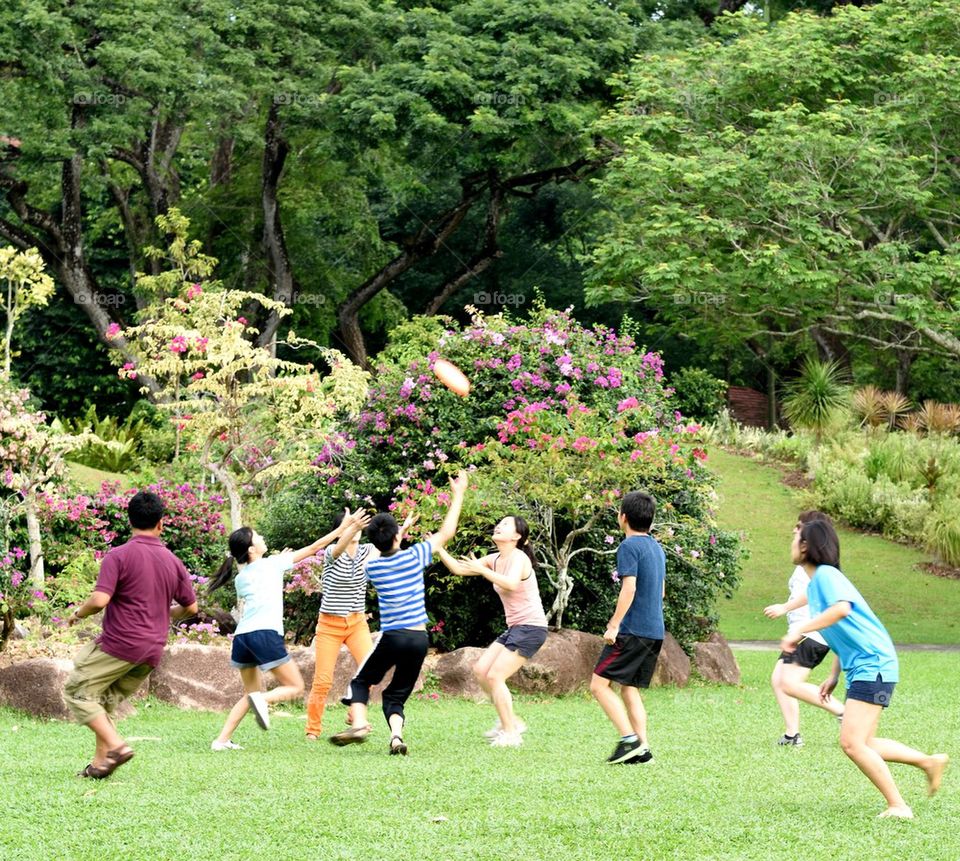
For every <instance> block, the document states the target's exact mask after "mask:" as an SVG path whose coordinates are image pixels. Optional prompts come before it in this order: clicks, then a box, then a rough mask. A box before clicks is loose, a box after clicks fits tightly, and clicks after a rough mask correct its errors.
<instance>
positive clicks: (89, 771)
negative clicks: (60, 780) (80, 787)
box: [77, 762, 110, 780]
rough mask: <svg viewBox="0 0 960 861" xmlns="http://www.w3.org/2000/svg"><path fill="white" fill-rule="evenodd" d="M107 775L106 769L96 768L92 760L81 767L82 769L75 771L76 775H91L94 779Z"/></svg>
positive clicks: (108, 774)
mask: <svg viewBox="0 0 960 861" xmlns="http://www.w3.org/2000/svg"><path fill="white" fill-rule="evenodd" d="M109 776H110V772H109V771H108V770H107V769H105V768H97V766H95V765H94V764H93V763H92V762H88V763H87V764H86V765H85V766H84V767H83V771H78V772H77V777H92V778H93V779H94V780H103V779H104V778H105V777H109Z"/></svg>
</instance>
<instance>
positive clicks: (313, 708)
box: [306, 613, 373, 735]
mask: <svg viewBox="0 0 960 861" xmlns="http://www.w3.org/2000/svg"><path fill="white" fill-rule="evenodd" d="M343 645H346V647H347V648H348V649H349V650H350V654H351V655H353V659H354V660H355V661H356V662H357V665H358V666H359V665H360V664H362V663H363V662H364V661H365V660H366V658H367V655H369V654H370V652H372V651H373V640H371V639H370V628H369V627H368V626H367V617H366V614H365V613H351V614H350V615H349V616H331V615H330V614H329V613H321V614H320V618H319V619H318V620H317V640H316V649H317V659H316V669H315V670H314V672H313V685H312V686H311V687H310V697H309V699H308V700H307V729H306V732H307V734H308V735H320V731H321V729H322V728H323V710H324V708H325V707H326V705H327V694H329V693H330V688H331V686H332V685H333V670H334V667H336V665H337V656H338V655H339V654H340V647H341V646H343Z"/></svg>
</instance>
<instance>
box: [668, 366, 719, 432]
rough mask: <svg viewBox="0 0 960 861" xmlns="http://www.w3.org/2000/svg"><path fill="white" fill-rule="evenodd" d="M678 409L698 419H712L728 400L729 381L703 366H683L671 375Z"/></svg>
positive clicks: (671, 383) (685, 414)
mask: <svg viewBox="0 0 960 861" xmlns="http://www.w3.org/2000/svg"><path fill="white" fill-rule="evenodd" d="M670 385H671V386H672V387H673V388H674V390H675V391H676V402H677V409H678V410H680V412H681V413H682V414H683V415H684V416H688V417H689V418H692V419H696V420H698V421H712V420H713V419H715V418H716V417H717V415H718V413H719V412H720V410H721V409H723V405H724V404H725V403H726V400H727V383H726V381H724V380H719V379H717V378H716V377H714V376H713V375H712V374H710V373H709V372H708V371H705V370H703V368H681V369H680V370H679V371H678V372H677V373H675V374H671V375H670Z"/></svg>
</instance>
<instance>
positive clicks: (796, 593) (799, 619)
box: [787, 565, 827, 646]
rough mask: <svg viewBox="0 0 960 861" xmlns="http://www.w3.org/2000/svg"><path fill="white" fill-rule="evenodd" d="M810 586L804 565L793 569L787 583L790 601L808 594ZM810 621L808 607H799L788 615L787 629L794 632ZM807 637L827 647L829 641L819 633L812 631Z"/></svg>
mask: <svg viewBox="0 0 960 861" xmlns="http://www.w3.org/2000/svg"><path fill="white" fill-rule="evenodd" d="M809 585H810V578H809V577H808V576H807V572H806V571H804V570H803V566H802V565H798V566H797V567H796V568H794V569H793V574H791V575H790V580H789V581H788V583H787V587H788V588H789V589H790V597H789V598H788V599H787V600H788V601H792V600H793V599H794V598H799V597H800V596H801V595H806V594H807V586H809ZM809 621H810V608H809V607H808V606H806V605H804V606H803V607H798V608H797V609H796V610H791V611H790V612H789V613H787V628H788V629H789V630H791V631H792V630H793V629H794V628H796V627H797V626H798V625H803V624H804V623H806V622H809ZM807 636H808V637H809V638H810V639H811V640H814V641H815V642H817V643H820V645H821V646H825V645H827V641H826V640H824V639H823V637H821V636H820V632H819V631H811V632H810V633H809V634H807Z"/></svg>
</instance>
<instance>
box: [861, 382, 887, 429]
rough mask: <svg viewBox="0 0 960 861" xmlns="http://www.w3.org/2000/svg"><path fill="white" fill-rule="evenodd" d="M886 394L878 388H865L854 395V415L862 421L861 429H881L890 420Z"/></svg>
mask: <svg viewBox="0 0 960 861" xmlns="http://www.w3.org/2000/svg"><path fill="white" fill-rule="evenodd" d="M886 394H887V393H886V392H882V391H880V389H878V388H877V387H876V386H864V387H863V388H862V389H857V391H855V392H854V393H853V401H852V405H853V413H854V415H855V416H856V417H857V418H858V419H860V425H861V427H862V426H863V425H867V426H868V427H872V428H875V427H879V426H880V425H882V424H886V422H887V421H888V419H889V413H888V412H887V399H886Z"/></svg>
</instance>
